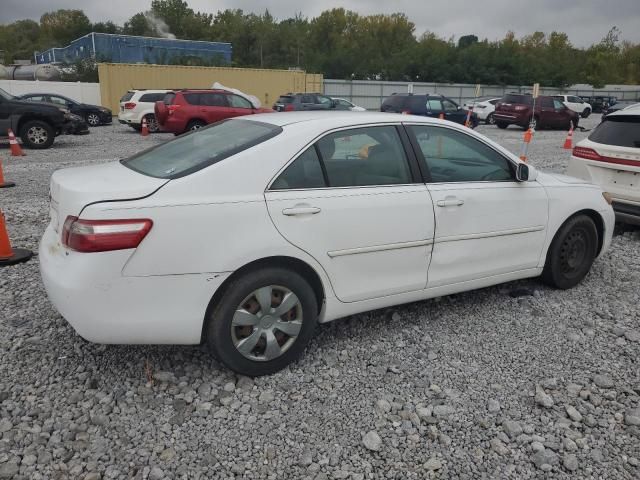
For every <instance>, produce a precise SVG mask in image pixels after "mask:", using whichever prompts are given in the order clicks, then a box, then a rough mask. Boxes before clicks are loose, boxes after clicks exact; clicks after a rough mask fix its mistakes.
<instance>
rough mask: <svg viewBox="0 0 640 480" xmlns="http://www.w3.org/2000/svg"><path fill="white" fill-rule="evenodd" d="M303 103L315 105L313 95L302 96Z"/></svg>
mask: <svg viewBox="0 0 640 480" xmlns="http://www.w3.org/2000/svg"><path fill="white" fill-rule="evenodd" d="M302 103H313V97H312V96H311V95H302Z"/></svg>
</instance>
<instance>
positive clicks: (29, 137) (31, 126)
mask: <svg viewBox="0 0 640 480" xmlns="http://www.w3.org/2000/svg"><path fill="white" fill-rule="evenodd" d="M69 115H70V113H69V111H68V110H66V112H65V111H63V109H61V108H58V107H57V106H55V105H51V104H50V103H42V102H27V101H24V100H20V99H18V98H16V97H14V96H13V95H11V94H10V93H7V92H6V91H4V90H3V89H1V88H0V137H4V138H6V137H7V136H8V135H9V132H8V130H9V129H11V130H12V131H13V132H14V133H15V134H16V135H17V136H19V137H20V138H21V140H22V144H23V145H24V146H26V147H28V148H34V149H44V148H49V147H50V146H51V145H53V142H54V139H55V137H56V136H57V135H60V134H61V133H63V131H64V129H65V127H66V126H67V123H68V122H69V121H71V120H72V119H71V118H70V117H69Z"/></svg>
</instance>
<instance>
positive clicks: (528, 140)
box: [520, 127, 533, 162]
mask: <svg viewBox="0 0 640 480" xmlns="http://www.w3.org/2000/svg"><path fill="white" fill-rule="evenodd" d="M532 138H533V129H532V128H531V127H529V128H528V129H527V131H526V132H524V141H523V142H522V148H521V149H520V160H522V161H523V162H526V161H527V150H528V149H529V144H530V143H531V139H532Z"/></svg>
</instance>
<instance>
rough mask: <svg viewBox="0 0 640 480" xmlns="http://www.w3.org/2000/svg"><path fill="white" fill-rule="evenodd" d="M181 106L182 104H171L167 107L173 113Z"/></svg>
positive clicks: (170, 113)
mask: <svg viewBox="0 0 640 480" xmlns="http://www.w3.org/2000/svg"><path fill="white" fill-rule="evenodd" d="M179 108H180V105H169V106H168V107H167V110H169V115H173V112H175V111H176V110H177V109H179Z"/></svg>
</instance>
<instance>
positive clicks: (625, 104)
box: [602, 100, 638, 118]
mask: <svg viewBox="0 0 640 480" xmlns="http://www.w3.org/2000/svg"><path fill="white" fill-rule="evenodd" d="M636 105H638V102H637V101H636V100H621V101H619V102H616V104H615V105H612V106H606V107H604V108H603V109H602V118H604V117H606V116H607V115H609V114H611V113H614V112H618V111H620V110H624V109H625V108H630V107H634V106H636Z"/></svg>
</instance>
